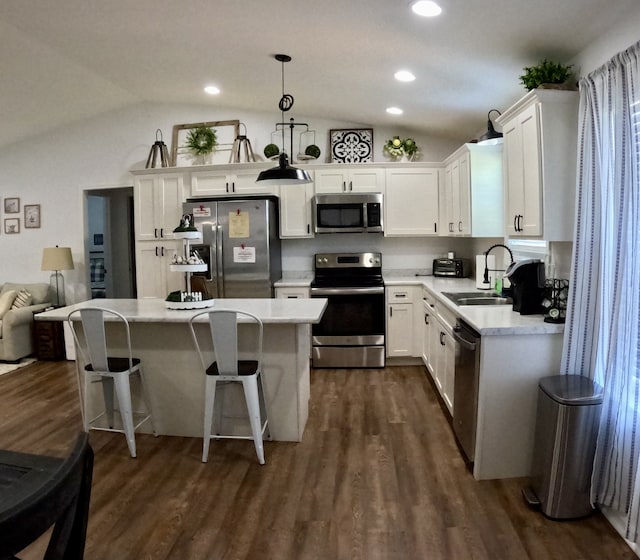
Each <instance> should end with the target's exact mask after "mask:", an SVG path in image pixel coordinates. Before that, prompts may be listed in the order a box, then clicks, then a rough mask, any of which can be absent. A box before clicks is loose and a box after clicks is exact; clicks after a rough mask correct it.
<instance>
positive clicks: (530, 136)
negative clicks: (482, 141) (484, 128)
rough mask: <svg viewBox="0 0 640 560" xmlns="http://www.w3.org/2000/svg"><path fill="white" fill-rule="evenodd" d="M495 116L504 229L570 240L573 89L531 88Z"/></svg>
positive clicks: (574, 146) (575, 119)
mask: <svg viewBox="0 0 640 560" xmlns="http://www.w3.org/2000/svg"><path fill="white" fill-rule="evenodd" d="M497 122H498V123H499V124H501V125H502V133H503V135H504V157H503V163H504V181H505V189H504V192H505V221H506V231H507V234H508V235H509V236H513V237H537V238H542V239H545V240H547V241H572V240H573V223H574V207H575V190H576V173H575V172H576V150H577V143H578V140H577V138H578V93H577V92H575V91H561V90H540V89H537V90H532V91H530V92H529V93H528V94H527V95H525V96H524V97H523V98H522V99H520V101H518V102H517V103H516V104H515V105H513V106H512V107H510V108H509V109H508V110H506V111H505V112H504V113H502V115H501V116H500V117H498V119H497Z"/></svg>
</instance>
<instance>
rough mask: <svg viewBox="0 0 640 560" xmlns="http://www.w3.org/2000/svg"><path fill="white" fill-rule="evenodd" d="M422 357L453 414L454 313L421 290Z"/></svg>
mask: <svg viewBox="0 0 640 560" xmlns="http://www.w3.org/2000/svg"><path fill="white" fill-rule="evenodd" d="M422 306H423V307H422V309H423V314H424V324H423V326H422V359H423V362H424V364H425V366H426V367H427V370H428V371H429V373H430V374H431V378H432V379H433V382H434V384H435V386H436V389H437V390H438V393H440V396H441V397H442V400H443V401H444V403H445V405H446V407H447V409H448V410H449V412H450V413H452V414H453V390H454V385H455V352H456V347H455V344H456V342H455V340H454V338H453V334H452V333H453V327H454V325H455V320H456V318H455V316H454V315H453V313H451V312H450V311H449V310H448V309H446V308H445V307H444V305H443V304H442V303H441V302H438V301H437V300H436V299H435V298H433V297H432V296H430V295H429V294H428V293H427V292H426V290H424V291H423V304H422Z"/></svg>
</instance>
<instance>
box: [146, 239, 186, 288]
mask: <svg viewBox="0 0 640 560" xmlns="http://www.w3.org/2000/svg"><path fill="white" fill-rule="evenodd" d="M181 250H182V245H181V243H179V242H177V241H140V242H138V243H136V287H137V297H138V299H146V298H162V299H164V298H166V297H167V295H169V292H174V291H176V290H181V289H185V286H184V274H181V273H179V272H171V271H170V270H169V265H170V263H171V260H172V259H173V255H174V254H175V253H177V252H180V251H181Z"/></svg>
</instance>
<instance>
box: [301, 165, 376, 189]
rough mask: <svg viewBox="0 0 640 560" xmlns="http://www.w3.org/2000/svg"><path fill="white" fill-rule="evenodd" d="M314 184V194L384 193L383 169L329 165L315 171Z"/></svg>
mask: <svg viewBox="0 0 640 560" xmlns="http://www.w3.org/2000/svg"><path fill="white" fill-rule="evenodd" d="M314 184H315V192H316V193H350V192H369V193H380V192H384V169H382V168H379V167H368V166H367V167H359V166H358V164H353V165H350V166H338V165H331V166H329V168H322V169H316V171H315V181H314Z"/></svg>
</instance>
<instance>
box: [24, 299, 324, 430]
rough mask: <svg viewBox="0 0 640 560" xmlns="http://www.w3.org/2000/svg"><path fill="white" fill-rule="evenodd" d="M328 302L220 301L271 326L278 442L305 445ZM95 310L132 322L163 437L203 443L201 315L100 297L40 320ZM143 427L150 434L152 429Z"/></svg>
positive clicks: (268, 365)
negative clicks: (312, 357) (195, 327)
mask: <svg viewBox="0 0 640 560" xmlns="http://www.w3.org/2000/svg"><path fill="white" fill-rule="evenodd" d="M326 304H327V300H326V299H324V298H314V299H219V300H214V305H213V307H212V308H211V309H237V310H240V311H248V312H250V313H253V314H254V315H257V316H258V317H259V318H260V319H261V320H262V321H263V323H264V342H263V350H264V361H263V376H264V377H263V381H264V390H265V398H266V402H267V407H268V411H269V424H270V431H271V438H272V439H274V440H278V441H300V440H301V439H302V434H303V432H304V428H305V425H306V422H307V417H308V413H309V406H308V405H309V394H310V382H309V368H310V366H309V353H310V341H311V334H310V330H311V324H313V323H317V322H318V321H320V319H321V317H322V314H323V313H324V309H325V307H326ZM92 306H96V307H104V308H107V309H112V310H114V311H117V312H118V313H121V314H122V315H124V316H125V317H126V318H127V320H128V321H129V325H130V329H131V344H132V348H133V354H134V356H136V357H138V358H140V359H141V360H142V366H143V368H144V373H145V379H146V382H147V386H148V387H147V390H148V393H149V396H150V400H151V407H152V409H153V414H154V422H155V426H156V430H157V431H158V433H159V434H162V435H170V436H187V437H202V430H203V418H204V389H205V376H204V373H203V372H202V366H201V364H200V360H199V358H198V355H197V353H196V351H195V349H194V345H193V340H192V338H191V332H190V330H189V325H188V322H189V319H190V318H191V317H192V316H193V315H194V314H195V313H196V312H198V311H200V310H193V311H191V310H169V309H167V308H166V307H165V303H164V301H163V300H161V299H98V300H90V301H86V302H82V303H78V304H74V305H70V306H67V307H62V308H59V309H54V310H52V311H47V312H44V313H40V314H38V315H36V316H35V319H36V320H43V321H64V320H66V318H67V316H68V315H69V313H70V312H71V311H73V310H75V309H82V308H83V307H92ZM201 319H202V325H201V327H200V328H202V329H207V328H208V324H207V323H206V317H202V318H201ZM107 328H109V326H108V325H107ZM240 328H242V325H241V326H240ZM116 344H117V345H116V346H115V347H114V354H121V355H125V353H123V352H122V351H123V349H124V348H125V346H124V340H121V341H119V342H117V343H116ZM211 356H212V359H213V353H212V354H211ZM78 359H80V357H79V356H78ZM232 404H233V399H232ZM141 429H142V430H143V431H144V430H146V431H150V427H149V426H147V425H146V424H145V425H143V426H142V428H141Z"/></svg>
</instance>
